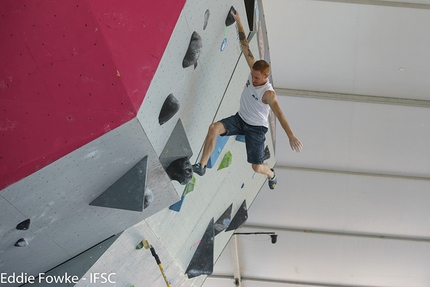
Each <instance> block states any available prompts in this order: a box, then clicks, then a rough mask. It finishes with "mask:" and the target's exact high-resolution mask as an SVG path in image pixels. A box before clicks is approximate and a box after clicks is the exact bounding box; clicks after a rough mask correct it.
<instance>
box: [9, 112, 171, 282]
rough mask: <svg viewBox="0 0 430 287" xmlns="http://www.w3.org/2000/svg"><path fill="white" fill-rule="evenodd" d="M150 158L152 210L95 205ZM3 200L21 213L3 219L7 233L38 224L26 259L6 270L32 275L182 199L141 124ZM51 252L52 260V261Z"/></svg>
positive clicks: (21, 186)
mask: <svg viewBox="0 0 430 287" xmlns="http://www.w3.org/2000/svg"><path fill="white" fill-rule="evenodd" d="M144 156H148V181H147V187H148V188H149V189H151V191H152V192H153V193H154V201H153V202H152V204H151V205H150V206H149V207H148V208H147V209H145V210H144V211H143V212H136V211H125V210H117V209H115V210H113V209H110V208H104V207H96V206H90V205H89V203H90V202H91V201H92V200H94V199H95V198H96V197H97V196H99V195H100V194H101V193H102V192H103V191H105V190H106V188H108V187H109V186H110V185H111V184H112V183H114V182H115V181H116V180H118V179H119V178H120V177H121V176H122V175H123V174H124V173H125V172H126V171H128V170H129V169H130V168H131V167H133V166H134V165H135V164H136V163H137V162H138V161H139V159H141V158H142V157H144ZM2 198H4V199H5V200H7V202H9V204H10V205H11V206H13V207H14V208H15V209H16V211H13V209H12V208H11V207H10V206H9V207H8V208H9V209H10V210H11V212H9V214H7V215H5V216H2V218H1V222H2V224H1V225H2V226H3V222H5V223H6V222H7V224H8V227H7V228H6V229H5V230H4V231H2V232H3V233H4V232H6V230H9V229H10V228H11V227H12V226H13V225H15V226H16V224H18V223H19V222H21V221H22V220H24V219H26V218H31V220H32V224H31V226H30V229H29V230H28V231H26V232H28V233H29V234H31V236H30V240H29V245H28V246H26V247H23V248H21V249H20V251H19V252H20V253H22V256H21V255H20V256H17V257H13V256H12V257H8V258H9V259H8V260H7V261H5V263H4V266H3V268H4V270H23V271H25V272H27V273H29V274H33V273H36V272H44V271H47V270H48V269H50V268H52V267H54V266H55V265H58V264H60V263H62V262H63V261H65V260H67V259H69V258H70V257H72V256H75V255H77V254H78V253H80V252H82V251H84V250H86V249H87V248H89V247H91V246H93V245H95V244H97V243H98V242H100V241H102V240H104V239H106V238H108V237H110V236H112V235H114V234H116V233H119V232H121V231H123V230H124V229H126V228H128V227H130V226H133V225H134V224H136V223H138V222H140V221H142V220H143V219H145V218H146V217H148V216H151V215H153V214H154V213H156V212H158V211H160V210H161V209H163V208H166V207H168V206H170V205H171V204H172V203H174V202H176V201H178V200H179V196H178V195H177V193H176V190H175V189H174V187H173V185H172V184H171V183H170V179H169V178H168V176H167V174H166V173H165V171H164V169H163V168H162V166H161V164H160V162H159V160H158V156H157V155H156V154H155V151H154V149H153V148H152V145H151V144H150V143H149V141H148V139H147V138H146V136H145V133H144V132H143V130H142V127H141V126H140V124H139V121H138V120H137V119H135V120H132V121H130V122H128V123H126V124H124V125H123V126H121V127H119V128H117V129H115V130H113V131H111V132H109V133H107V134H105V135H104V136H102V137H100V138H98V139H97V140H95V141H93V142H91V143H89V144H87V145H85V146H84V147H82V148H80V149H78V150H76V151H74V152H72V153H70V154H69V155H67V156H65V157H63V158H61V159H59V160H58V161H56V162H54V163H52V164H51V165H49V166H47V167H45V168H43V169H41V170H40V171H38V172H36V173H34V174H32V175H31V176H29V177H27V178H25V179H23V180H21V181H19V182H18V183H16V184H14V185H11V186H9V187H8V188H6V189H5V190H3V191H2ZM2 204H3V205H4V204H5V201H4V200H3V201H2ZM6 205H7V204H6ZM12 222H13V223H12ZM17 239H18V238H17ZM17 239H16V240H17ZM13 240H15V239H13ZM13 240H12V239H11V238H10V239H9V241H8V242H12V241H13ZM16 240H15V241H16ZM8 246H9V245H8ZM12 246H13V245H12ZM6 249H7V248H6ZM7 250H8V252H10V251H9V249H7ZM50 251H51V252H52V253H53V255H52V257H51V256H47V254H51V252H50ZM34 254H40V256H34ZM10 255H12V254H10ZM20 258H21V259H24V258H25V260H19V259H20ZM40 258H44V260H43V264H42V263H40Z"/></svg>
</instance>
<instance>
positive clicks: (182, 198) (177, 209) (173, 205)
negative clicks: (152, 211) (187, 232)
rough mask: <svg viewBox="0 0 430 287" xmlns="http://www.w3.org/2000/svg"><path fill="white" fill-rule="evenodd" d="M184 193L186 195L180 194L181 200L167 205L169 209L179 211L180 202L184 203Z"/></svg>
mask: <svg viewBox="0 0 430 287" xmlns="http://www.w3.org/2000/svg"><path fill="white" fill-rule="evenodd" d="M185 195H186V194H184V195H182V197H181V200H179V201H178V202H176V203H174V204H172V205H171V206H170V207H169V209H170V210H173V211H176V212H179V211H181V208H182V203H184V199H185Z"/></svg>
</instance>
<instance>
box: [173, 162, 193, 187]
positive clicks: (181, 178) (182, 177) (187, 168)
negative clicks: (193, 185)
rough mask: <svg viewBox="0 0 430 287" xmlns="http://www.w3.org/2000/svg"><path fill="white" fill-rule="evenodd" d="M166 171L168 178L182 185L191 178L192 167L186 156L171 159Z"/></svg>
mask: <svg viewBox="0 0 430 287" xmlns="http://www.w3.org/2000/svg"><path fill="white" fill-rule="evenodd" d="M166 172H167V175H168V176H169V177H170V179H172V180H176V181H178V182H179V183H180V184H182V185H186V184H187V183H189V182H190V181H191V179H192V178H193V168H192V167H191V163H190V160H189V159H188V157H184V158H180V159H177V160H175V161H173V162H172V163H171V164H170V165H169V166H168V167H167V168H166Z"/></svg>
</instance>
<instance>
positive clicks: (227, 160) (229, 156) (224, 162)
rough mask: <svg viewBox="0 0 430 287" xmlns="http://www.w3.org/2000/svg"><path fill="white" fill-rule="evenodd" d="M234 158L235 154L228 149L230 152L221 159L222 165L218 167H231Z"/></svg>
mask: <svg viewBox="0 0 430 287" xmlns="http://www.w3.org/2000/svg"><path fill="white" fill-rule="evenodd" d="M232 158H233V155H232V154H231V152H230V151H228V152H227V153H226V154H225V155H224V158H223V159H222V161H221V163H220V165H219V167H218V170H220V169H223V168H226V167H229V166H230V164H231V161H232Z"/></svg>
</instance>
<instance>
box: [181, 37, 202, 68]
mask: <svg viewBox="0 0 430 287" xmlns="http://www.w3.org/2000/svg"><path fill="white" fill-rule="evenodd" d="M202 47H203V44H202V37H200V35H199V33H197V32H196V31H194V32H193V34H192V35H191V39H190V43H189V44H188V50H187V53H186V54H185V56H184V59H183V60H182V68H184V69H185V68H188V67H189V66H192V65H194V69H195V68H196V67H197V60H198V59H199V57H200V52H201V51H202Z"/></svg>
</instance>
